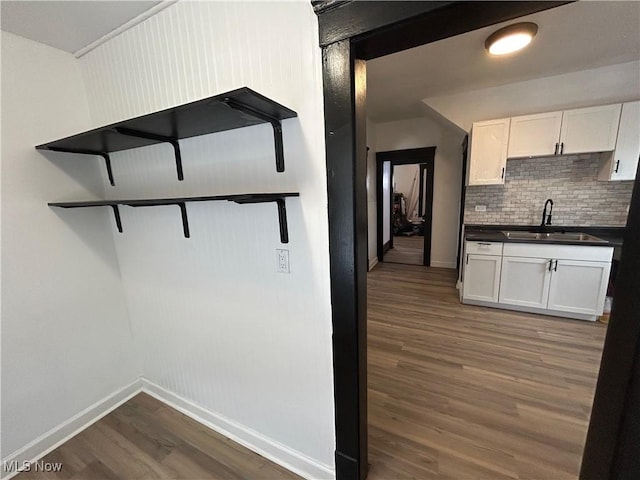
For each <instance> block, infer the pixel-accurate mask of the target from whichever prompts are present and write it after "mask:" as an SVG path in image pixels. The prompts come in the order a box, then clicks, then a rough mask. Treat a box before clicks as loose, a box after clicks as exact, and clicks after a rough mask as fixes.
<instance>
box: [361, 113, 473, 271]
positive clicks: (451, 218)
mask: <svg viewBox="0 0 640 480" xmlns="http://www.w3.org/2000/svg"><path fill="white" fill-rule="evenodd" d="M375 135H376V151H378V152H384V151H390V150H403V149H408V148H421V147H431V146H436V147H437V148H436V156H435V165H434V186H433V228H432V240H431V265H432V266H434V267H446V268H455V266H456V256H457V248H458V247H457V245H458V220H459V214H460V213H459V212H460V188H461V181H462V180H461V178H462V140H463V137H462V136H461V135H460V133H459V132H458V131H457V130H455V129H454V128H452V127H448V126H446V125H445V124H444V122H443V123H440V122H436V121H435V120H432V119H431V118H427V117H422V118H414V119H409V120H401V121H397V122H389V123H378V124H376V134H375ZM369 221H371V219H369Z"/></svg>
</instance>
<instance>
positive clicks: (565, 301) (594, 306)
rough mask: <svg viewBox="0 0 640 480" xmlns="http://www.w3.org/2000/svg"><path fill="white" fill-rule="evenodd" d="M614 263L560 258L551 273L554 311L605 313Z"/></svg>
mask: <svg viewBox="0 0 640 480" xmlns="http://www.w3.org/2000/svg"><path fill="white" fill-rule="evenodd" d="M610 269H611V263H607V262H584V261H576V260H557V261H556V263H555V264H554V268H553V272H552V274H551V286H550V289H549V304H548V306H547V308H548V309H550V310H556V311H559V312H569V313H579V314H582V315H602V310H603V307H604V297H605V296H606V294H607V285H608V282H609V271H610Z"/></svg>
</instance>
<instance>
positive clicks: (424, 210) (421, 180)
mask: <svg viewBox="0 0 640 480" xmlns="http://www.w3.org/2000/svg"><path fill="white" fill-rule="evenodd" d="M435 151H436V147H428V148H412V149H408V150H394V151H389V152H378V153H377V154H376V177H377V178H376V185H377V193H376V197H377V202H376V203H377V205H378V215H377V219H378V220H377V236H378V241H377V245H378V252H377V253H378V259H379V261H384V262H391V263H403V264H408V265H423V266H427V267H428V266H430V265H431V233H432V228H433V178H434V158H435Z"/></svg>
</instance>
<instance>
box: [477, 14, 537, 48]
mask: <svg viewBox="0 0 640 480" xmlns="http://www.w3.org/2000/svg"><path fill="white" fill-rule="evenodd" d="M536 33H538V25H536V24H535V23H531V22H523V23H514V24H513V25H509V26H507V27H504V28H501V29H500V30H497V31H495V32H493V33H492V34H491V35H489V38H487V41H486V42H484V48H486V49H487V51H488V52H489V53H490V54H491V55H506V54H508V53H512V52H517V51H518V50H521V49H523V48H524V47H526V46H527V45H529V43H531V40H533V37H535V36H536Z"/></svg>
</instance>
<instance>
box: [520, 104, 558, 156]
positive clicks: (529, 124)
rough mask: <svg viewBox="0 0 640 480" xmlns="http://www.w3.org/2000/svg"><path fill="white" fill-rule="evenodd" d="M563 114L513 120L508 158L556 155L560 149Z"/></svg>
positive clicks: (539, 115) (554, 113)
mask: <svg viewBox="0 0 640 480" xmlns="http://www.w3.org/2000/svg"><path fill="white" fill-rule="evenodd" d="M561 125H562V112H549V113H538V114H536V115H522V116H520V117H512V118H511V128H510V130H509V150H508V157H509V158H514V157H539V156H549V155H555V154H557V153H558V151H559V147H560V144H559V142H560V127H561Z"/></svg>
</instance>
